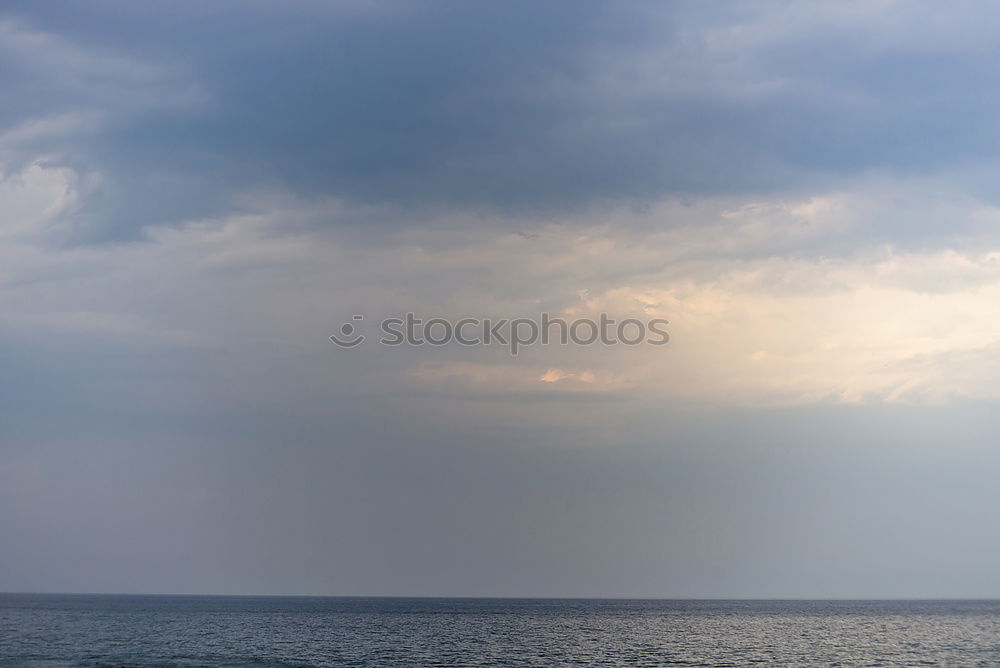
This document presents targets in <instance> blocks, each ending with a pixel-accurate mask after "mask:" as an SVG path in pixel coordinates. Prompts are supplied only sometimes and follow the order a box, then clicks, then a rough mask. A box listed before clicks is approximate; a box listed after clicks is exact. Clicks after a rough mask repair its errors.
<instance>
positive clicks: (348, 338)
mask: <svg viewBox="0 0 1000 668" xmlns="http://www.w3.org/2000/svg"><path fill="white" fill-rule="evenodd" d="M351 319H352V320H364V319H365V317H364V316H363V315H355V316H353V317H352V318H351ZM365 338H366V337H365V335H364V334H357V333H356V329H355V327H354V325H352V324H351V323H349V322H345V323H344V324H343V325H341V326H340V335H339V336H338V335H337V334H331V335H330V340H331V341H333V342H334V343H335V344H336V345H338V346H340V347H341V348H354V347H356V346H360V345H361V344H362V343H364V342H365Z"/></svg>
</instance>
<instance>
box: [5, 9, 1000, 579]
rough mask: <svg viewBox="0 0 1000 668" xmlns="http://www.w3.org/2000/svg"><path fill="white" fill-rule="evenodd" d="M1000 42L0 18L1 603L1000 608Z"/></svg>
mask: <svg viewBox="0 0 1000 668" xmlns="http://www.w3.org/2000/svg"><path fill="white" fill-rule="evenodd" d="M998 20H1000V7H997V6H996V5H994V4H992V3H987V2H965V1H962V0H959V1H957V2H952V3H946V4H945V3H934V2H895V1H890V0H885V1H883V0H866V1H864V2H852V1H847V2H822V1H817V2H810V3H801V2H794V3H793V2H777V1H776V2H725V1H722V2H713V3H704V2H694V1H689V2H685V1H677V2H670V3H662V2H641V1H639V2H631V3H617V2H592V1H589V0H588V1H583V2H579V1H574V2H569V1H565V2H560V1H554V2H546V3H535V2H520V1H517V0H515V1H513V2H492V3H489V2H459V1H457V0H455V1H452V2H446V1H437V0H431V1H430V2H424V3H405V2H386V1H382V0H344V1H342V2H318V1H317V2H312V1H307V0H294V1H293V2H280V3H279V2H262V1H260V0H246V1H241V2H236V1H231V2H230V1H226V0H220V1H219V2H212V3H200V2H193V1H187V0H182V1H181V2H176V3H169V4H163V3H160V4H151V3H135V2H126V1H124V0H122V1H105V0H94V1H93V2H89V3H79V2H73V1H70V0H65V1H64V0H53V1H52V2H46V3H41V4H40V3H35V2H20V1H18V0H7V1H6V2H4V3H3V4H2V6H0V90H2V95H0V371H2V373H0V537H2V538H0V545H2V547H0V591H39V592H43V591H45V592H108V593H114V592H117V593H125V592H136V593H140V592H141V593H215V594H305V595H389V596H391V595H399V596H539V597H577V596H579V597H680V598H686V597H729V598H900V597H903V598H907V597H918V598H919V597H931V598H947V597H974V598H983V597H994V598H995V597H1000V573H998V572H997V569H996V561H997V557H998V555H1000V522H997V521H996V508H998V507H1000V486H998V485H997V484H996V478H997V475H996V474H997V472H998V471H1000V449H998V448H997V447H996V439H995V433H996V431H997V429H998V428H1000V422H998V417H997V415H998V410H997V409H998V404H1000V189H998V187H997V180H996V175H997V173H998V170H1000V124H998V122H997V119H998V118H1000V92H998V91H1000V70H998V69H997V68H996V67H995V63H996V62H997V60H998V58H1000V41H998V40H997V37H996V31H995V28H994V26H995V25H996V24H997V21H998ZM406 313H414V314H416V315H418V316H420V317H422V318H424V319H427V318H442V319H446V320H448V321H450V322H455V321H457V320H459V319H462V318H479V319H482V318H489V319H493V320H499V319H515V318H526V319H537V318H539V317H540V316H541V314H543V313H546V314H550V315H551V316H553V317H560V318H563V319H566V320H573V319H580V318H593V319H596V318H598V317H599V316H600V314H605V315H607V316H610V317H613V318H615V319H617V320H619V321H620V320H622V319H625V318H635V319H638V320H640V321H642V322H646V321H649V320H650V319H654V318H659V319H663V320H667V321H669V325H668V326H667V330H668V331H669V339H670V340H669V343H668V344H667V345H648V344H642V345H636V346H623V345H600V344H596V345H548V346H542V345H529V346H525V347H524V348H523V349H522V350H521V351H519V353H518V354H517V355H516V356H515V355H511V354H510V351H509V349H508V348H506V347H504V346H502V345H496V344H495V342H494V344H491V345H476V346H463V345H458V344H456V343H454V342H453V343H450V344H448V345H442V346H429V345H424V346H409V345H402V346H386V345H382V344H380V343H379V342H378V340H377V329H378V328H377V323H378V322H380V321H381V320H382V319H384V318H391V317H402V316H404V315H405V314H406ZM357 315H360V316H363V318H364V319H363V320H357V319H354V316H357ZM345 323H350V324H352V325H353V326H355V329H356V331H357V332H360V333H363V334H365V335H366V337H367V339H366V340H365V342H364V343H363V344H362V345H359V346H357V347H355V348H341V347H338V346H337V345H334V343H333V342H332V341H331V340H330V338H329V337H330V336H331V334H336V333H337V332H339V331H340V328H341V327H342V325H344V324H345Z"/></svg>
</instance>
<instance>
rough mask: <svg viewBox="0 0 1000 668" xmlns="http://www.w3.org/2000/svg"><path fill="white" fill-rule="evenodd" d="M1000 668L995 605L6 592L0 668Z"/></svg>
mask: <svg viewBox="0 0 1000 668" xmlns="http://www.w3.org/2000/svg"><path fill="white" fill-rule="evenodd" d="M570 665H598V666H661V665H672V666H747V665H786V666H809V665H827V666H977V665H978V666H1000V602H998V601H587V600H506V599H505V600H500V599H375V598H275V597H262V598H257V597H204V596H78V595H73V596H68V595H36V594H0V666H33V667H42V666H45V667H49V668H54V667H56V666H95V667H96V666H128V667H130V668H140V667H141V668H145V667H152V666H160V667H164V668H167V667H185V668H191V667H195V666H262V667H265V666H275V667H279V666H284V667H300V668H307V667H314V666H315V667H320V666H570Z"/></svg>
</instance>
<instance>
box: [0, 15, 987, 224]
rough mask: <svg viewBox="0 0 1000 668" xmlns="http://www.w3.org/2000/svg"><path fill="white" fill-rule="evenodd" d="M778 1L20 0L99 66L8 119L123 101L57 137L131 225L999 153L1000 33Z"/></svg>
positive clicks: (46, 29) (57, 72)
mask: <svg viewBox="0 0 1000 668" xmlns="http://www.w3.org/2000/svg"><path fill="white" fill-rule="evenodd" d="M764 9H765V8H764V7H763V6H748V5H742V4H735V5H724V6H720V5H717V4H713V5H712V7H711V10H709V8H708V7H707V6H706V5H703V4H699V3H674V4H670V5H662V6H661V5H656V4H628V5H622V4H612V3H595V2H589V3H576V2H573V3H570V2H562V3H542V4H539V3H524V2H515V3H459V2H454V3H451V2H437V3H429V4H422V5H405V4H394V3H388V4H386V3H337V4H319V3H293V4H290V5H289V4H280V5H278V4H268V3H236V4H234V3H212V4H211V5H208V6H201V5H199V4H195V3H180V4H172V5H170V6H168V7H157V9H156V11H155V12H153V11H151V10H150V8H149V6H146V5H141V4H132V3H115V2H104V3H88V4H79V3H55V4H46V5H44V6H38V5H33V4H31V3H14V4H10V5H8V9H7V11H6V12H5V16H6V17H7V18H8V21H9V22H11V24H12V25H13V26H14V29H16V30H24V31H37V32H39V33H42V34H45V35H50V36H54V37H56V38H58V39H60V40H62V41H63V42H64V43H65V44H66V45H72V47H73V49H75V50H77V51H74V53H75V54H77V55H80V54H86V55H87V56H88V57H89V58H91V62H89V63H87V62H84V63H81V62H80V58H79V57H76V58H74V57H67V58H65V59H63V61H61V62H60V61H59V60H58V58H55V57H51V56H50V57H49V59H48V60H47V61H45V62H41V63H39V62H36V61H35V60H33V58H34V57H35V56H34V55H33V54H37V50H36V51H31V50H30V49H29V50H25V49H21V50H19V51H16V52H15V53H16V54H19V57H14V58H11V59H8V60H7V61H6V62H5V65H4V78H5V81H6V85H7V90H8V95H7V96H6V99H7V100H9V102H8V103H7V104H5V107H4V110H3V112H2V117H0V120H2V122H3V123H4V125H6V126H7V127H12V126H15V125H16V124H17V123H18V122H21V123H23V122H25V121H26V120H29V119H32V118H39V117H52V116H53V115H56V114H58V113H67V114H72V113H77V114H79V113H83V112H86V111H97V112H100V113H101V114H104V115H105V116H106V119H105V122H103V123H101V124H99V125H97V126H96V127H94V128H92V129H90V130H89V131H79V132H70V133H63V134H61V135H59V136H58V137H56V138H54V139H53V138H51V137H50V138H48V139H47V140H46V141H45V142H43V141H41V140H39V141H38V146H40V147H43V148H45V149H46V151H48V152H50V153H53V154H55V155H58V156H59V157H60V159H62V160H69V161H73V162H74V164H75V165H77V166H78V167H80V168H89V169H93V170H98V171H100V172H102V173H103V174H104V175H105V177H106V182H105V188H104V191H103V192H104V196H103V199H102V198H97V197H95V198H94V199H93V200H92V202H91V203H90V204H91V206H92V207H94V210H93V211H91V212H90V213H91V218H93V219H94V220H99V221H100V222H95V223H93V225H91V227H95V226H96V227H98V228H103V230H104V232H103V233H104V234H112V235H118V234H125V235H128V234H129V233H130V232H129V230H134V229H135V228H136V227H139V226H142V225H148V224H155V223H158V222H164V221H171V220H177V219H179V218H185V217H198V216H204V215H209V214H211V213H213V212H216V211H219V210H221V208H222V207H223V206H225V205H228V204H230V202H231V198H232V196H233V194H234V193H235V192H239V191H245V190H247V189H248V188H252V187H254V186H269V187H276V188H281V189H290V190H292V191H295V192H297V193H299V194H302V195H306V196H309V195H319V194H322V195H329V196H335V197H338V198H344V199H354V200H361V201H368V202H375V201H377V202H383V203H385V202H389V203H394V204H400V205H404V206H431V207H439V206H448V207H474V208H478V207H488V208H494V209H500V210H503V211H507V212H508V213H519V212H528V211H532V212H539V211H541V212H553V211H566V210H574V209H578V208H583V207H586V206H588V205H591V204H593V203H595V202H609V201H610V202H617V201H629V202H632V203H641V202H643V201H649V200H652V199H655V198H657V197H661V196H664V195H678V194H679V195H696V196H697V195H713V194H719V193H733V192H749V191H753V192H760V191H769V190H770V191H773V190H782V189H787V188H790V187H792V188H794V187H797V186H799V187H801V186H803V185H805V184H813V185H815V184H816V183H818V182H824V181H828V180H829V179H831V178H838V177H843V176H848V175H852V174H856V173H858V172H859V171H861V170H866V169H882V170H889V171H896V172H900V173H927V172H929V171H934V170H935V169H939V168H941V167H942V166H947V165H954V164H955V163H959V162H969V161H972V162H976V161H983V160H991V159H992V158H993V152H994V150H995V146H996V143H997V140H998V134H997V131H996V128H995V127H994V123H993V122H992V121H991V119H992V118H994V117H995V116H996V113H997V111H998V109H997V106H998V105H997V98H996V96H995V95H992V94H991V93H990V92H989V91H990V90H994V89H996V84H997V77H998V75H997V74H996V71H995V69H994V68H992V67H990V65H989V63H990V62H992V61H993V60H995V56H996V47H995V46H993V45H990V44H984V45H980V44H977V43H973V45H972V47H971V48H967V49H963V48H960V47H961V46H962V35H961V34H959V33H958V32H955V31H952V32H948V31H947V30H944V31H941V34H939V35H937V36H936V37H934V39H928V40H926V43H924V42H922V41H921V39H920V35H919V34H918V35H916V37H915V38H912V39H909V40H908V41H907V40H898V39H894V33H893V27H894V25H895V22H898V21H899V20H901V19H902V18H905V17H903V16H902V15H901V12H900V11H898V10H894V9H893V8H892V7H889V8H888V9H885V10H883V11H872V12H871V13H870V14H863V13H862V14H861V15H860V16H855V15H854V14H852V12H854V13H858V8H857V6H854V5H851V6H849V7H846V6H845V8H844V9H843V10H842V11H841V10H839V9H838V7H837V6H836V5H834V6H822V10H817V11H815V12H814V13H813V14H814V15H810V16H804V15H801V14H796V13H795V12H794V11H793V9H794V6H789V7H787V8H786V11H764ZM928 11H932V10H930V9H929V10H928ZM129 64H132V65H134V69H129V68H128V65H129ZM142 67H145V68H147V69H146V70H143V69H142ZM73 68H77V70H78V71H76V73H75V74H74V70H73ZM67 71H68V74H67ZM70 75H72V76H70ZM150 97H153V98H154V99H155V101H154V102H153V103H150V100H149V98H150ZM139 98H141V99H142V100H143V102H142V103H139V102H137V99H139Z"/></svg>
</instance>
